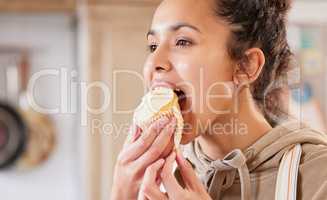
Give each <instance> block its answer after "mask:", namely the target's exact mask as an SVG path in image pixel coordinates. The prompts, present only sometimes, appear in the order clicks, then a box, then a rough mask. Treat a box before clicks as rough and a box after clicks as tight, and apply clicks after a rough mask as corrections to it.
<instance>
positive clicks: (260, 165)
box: [183, 121, 327, 200]
mask: <svg viewBox="0 0 327 200" xmlns="http://www.w3.org/2000/svg"><path fill="white" fill-rule="evenodd" d="M304 143H311V144H323V145H327V135H326V134H324V133H321V132H318V131H315V130H313V129H311V128H310V127H309V126H307V125H306V124H304V123H301V122H299V121H288V122H285V123H282V124H280V125H278V126H276V127H274V128H273V129H272V130H270V131H269V132H267V133H266V134H265V135H264V136H262V137H261V138H259V139H258V140H257V141H256V142H255V143H254V144H252V145H251V146H249V147H248V148H246V149H244V150H240V149H235V150H233V151H231V152H230V153H228V154H227V155H226V156H225V157H224V158H223V159H219V160H212V159H211V158H209V157H208V156H206V155H205V154H204V152H203V151H202V149H201V146H200V144H199V142H198V140H197V139H196V140H194V141H193V142H192V143H190V144H188V145H185V146H184V149H183V153H184V155H185V157H186V158H187V159H188V160H189V161H190V162H191V163H192V164H193V166H194V168H195V170H196V173H197V175H198V176H199V178H200V179H201V181H202V183H203V184H204V186H205V187H206V189H207V191H208V192H209V194H210V196H211V197H212V198H213V199H220V196H221V194H222V192H224V191H225V190H227V189H228V188H230V187H231V186H232V185H233V184H234V182H236V181H237V182H238V181H239V182H241V195H242V200H250V199H251V184H250V178H251V175H252V174H255V173H257V172H265V171H269V170H276V169H278V167H279V164H280V161H281V159H282V157H283V155H284V153H285V152H286V151H288V150H289V149H291V148H292V147H294V145H295V144H304Z"/></svg>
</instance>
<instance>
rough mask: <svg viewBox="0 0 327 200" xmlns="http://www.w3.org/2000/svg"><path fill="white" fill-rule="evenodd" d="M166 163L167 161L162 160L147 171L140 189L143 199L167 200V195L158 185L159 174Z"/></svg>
mask: <svg viewBox="0 0 327 200" xmlns="http://www.w3.org/2000/svg"><path fill="white" fill-rule="evenodd" d="M164 162H165V161H164V160H163V159H160V160H158V161H156V162H155V163H153V164H152V165H150V166H149V167H148V168H147V169H146V171H145V174H144V179H143V182H142V185H141V188H140V194H141V195H140V196H141V197H142V198H143V199H144V198H146V199H151V200H152V199H153V200H156V199H158V200H159V199H160V200H161V199H166V196H165V194H164V193H162V192H161V191H160V187H159V186H158V185H157V184H156V179H157V176H158V172H159V170H160V168H161V167H162V166H163V164H164Z"/></svg>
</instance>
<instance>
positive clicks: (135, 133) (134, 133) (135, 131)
mask: <svg viewBox="0 0 327 200" xmlns="http://www.w3.org/2000/svg"><path fill="white" fill-rule="evenodd" d="M141 133H142V130H141V128H140V127H138V126H137V125H136V124H134V123H133V124H132V125H131V126H130V128H129V130H128V135H127V137H126V140H125V142H124V145H123V148H126V147H127V146H128V145H130V144H131V143H133V142H135V140H136V139H137V138H138V137H139V136H140V135H141Z"/></svg>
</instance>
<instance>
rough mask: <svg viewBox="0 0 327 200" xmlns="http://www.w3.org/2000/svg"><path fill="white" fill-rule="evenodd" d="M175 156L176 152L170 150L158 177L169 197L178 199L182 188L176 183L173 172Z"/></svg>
mask: <svg viewBox="0 0 327 200" xmlns="http://www.w3.org/2000/svg"><path fill="white" fill-rule="evenodd" d="M175 158H176V153H175V152H172V153H171V154H170V155H169V156H168V158H167V159H166V162H165V165H164V166H163V169H162V172H161V174H160V177H161V179H162V183H163V185H164V187H165V189H166V191H167V194H168V196H169V198H172V199H180V195H181V194H182V192H183V188H182V187H181V186H180V185H179V184H178V181H177V179H176V178H175V176H174V174H173V164H174V161H175Z"/></svg>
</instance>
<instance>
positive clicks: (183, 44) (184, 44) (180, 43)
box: [176, 39, 193, 47]
mask: <svg viewBox="0 0 327 200" xmlns="http://www.w3.org/2000/svg"><path fill="white" fill-rule="evenodd" d="M192 44H193V43H192V42H191V41H188V40H185V39H179V40H177V42H176V46H181V47H187V46H191V45H192Z"/></svg>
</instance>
